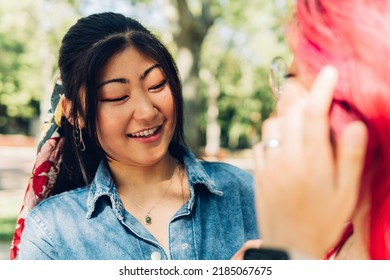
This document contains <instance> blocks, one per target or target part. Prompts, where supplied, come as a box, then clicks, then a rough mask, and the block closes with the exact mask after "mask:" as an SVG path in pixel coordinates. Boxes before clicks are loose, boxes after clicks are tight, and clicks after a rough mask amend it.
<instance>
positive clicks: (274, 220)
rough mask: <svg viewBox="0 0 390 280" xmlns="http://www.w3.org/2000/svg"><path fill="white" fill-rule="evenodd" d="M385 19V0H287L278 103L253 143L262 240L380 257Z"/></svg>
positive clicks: (385, 176)
mask: <svg viewBox="0 0 390 280" xmlns="http://www.w3.org/2000/svg"><path fill="white" fill-rule="evenodd" d="M389 20H390V2H389V1H381V0H377V1H375V0H366V1H352V0H346V1H328V0H327V1H325V0H298V1H297V5H296V13H295V20H294V21H293V23H292V24H291V25H290V26H289V27H290V28H289V33H288V34H289V37H288V38H289V41H290V43H291V48H292V51H293V53H294V62H293V65H292V67H291V69H290V70H289V71H290V72H289V73H288V75H287V76H286V77H290V78H288V79H287V81H286V84H284V87H283V92H282V93H281V96H280V100H279V102H280V103H279V104H283V106H282V108H283V110H281V112H280V115H279V116H278V117H277V118H274V119H270V120H268V121H267V122H266V123H265V125H264V127H263V139H264V141H263V142H262V143H261V144H259V145H257V146H255V148H254V152H255V160H256V180H257V182H258V188H257V207H258V214H259V215H258V219H259V223H260V227H261V230H262V237H263V245H262V247H263V249H262V250H264V249H265V248H271V249H272V250H274V249H280V248H281V249H283V250H284V251H287V252H288V253H290V257H294V253H300V256H303V257H304V258H327V259H328V258H331V259H390V164H389V159H390V133H389V127H390V78H389V73H390V64H389V62H388V61H389V60H390V40H389V38H390V24H389ZM286 100H288V102H287V101H286ZM281 174H282V175H283V176H281ZM260 251H261V250H260Z"/></svg>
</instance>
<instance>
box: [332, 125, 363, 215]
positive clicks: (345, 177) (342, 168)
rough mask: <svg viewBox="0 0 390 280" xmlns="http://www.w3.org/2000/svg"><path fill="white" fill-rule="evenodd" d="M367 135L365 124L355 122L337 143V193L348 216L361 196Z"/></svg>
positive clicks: (347, 127) (347, 128) (345, 129)
mask: <svg viewBox="0 0 390 280" xmlns="http://www.w3.org/2000/svg"><path fill="white" fill-rule="evenodd" d="M367 134H368V132H367V128H366V126H365V125H364V123H363V122H360V121H357V122H353V123H351V124H349V125H348V126H346V128H344V131H343V133H342V135H341V137H340V141H339V142H338V143H337V173H338V179H337V187H338V189H337V193H338V199H339V201H340V202H341V203H342V204H343V207H342V208H343V209H344V212H345V213H344V215H346V216H349V215H351V212H352V211H353V209H354V208H355V205H356V201H357V197H358V194H359V190H360V180H361V174H362V170H363V167H364V162H365V161H364V160H365V154H366V148H367V138H368V136H367ZM346 218H347V217H346Z"/></svg>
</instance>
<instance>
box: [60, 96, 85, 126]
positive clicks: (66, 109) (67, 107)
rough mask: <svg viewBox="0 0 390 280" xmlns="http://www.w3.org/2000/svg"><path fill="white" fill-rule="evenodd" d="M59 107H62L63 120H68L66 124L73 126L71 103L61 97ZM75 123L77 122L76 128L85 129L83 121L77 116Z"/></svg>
mask: <svg viewBox="0 0 390 280" xmlns="http://www.w3.org/2000/svg"><path fill="white" fill-rule="evenodd" d="M60 102H61V107H62V112H63V114H64V116H65V118H66V119H67V120H68V122H69V123H70V124H71V125H73V126H74V120H73V116H72V113H71V112H72V106H73V104H72V101H70V100H69V99H68V98H66V97H63V98H61V101H60ZM77 122H78V127H79V128H81V129H83V128H84V127H85V123H84V120H83V119H82V118H81V117H80V116H78V117H77Z"/></svg>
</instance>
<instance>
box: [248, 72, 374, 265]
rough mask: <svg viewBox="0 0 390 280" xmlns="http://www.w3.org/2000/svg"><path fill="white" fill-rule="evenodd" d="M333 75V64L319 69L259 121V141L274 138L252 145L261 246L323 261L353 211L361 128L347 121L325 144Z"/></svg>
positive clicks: (362, 148) (362, 137) (361, 147)
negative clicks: (297, 93)
mask: <svg viewBox="0 0 390 280" xmlns="http://www.w3.org/2000/svg"><path fill="white" fill-rule="evenodd" d="M337 78H338V75H337V71H336V69H335V68H333V67H331V66H326V67H324V68H323V69H322V71H321V72H320V73H319V74H318V76H317V78H316V79H315V81H314V82H313V84H312V87H311V89H310V91H309V92H306V93H303V94H302V95H301V96H302V97H301V98H300V99H299V100H294V102H293V104H292V105H291V106H289V108H288V109H287V107H286V106H284V107H283V114H280V117H278V118H273V119H269V120H267V121H266V122H265V123H264V126H263V139H264V140H265V141H268V140H269V139H274V138H276V139H279V140H280V143H281V144H280V146H279V147H277V148H268V149H267V150H264V143H265V142H263V143H260V144H258V145H256V146H255V147H254V149H253V150H254V156H255V178H256V183H257V189H256V204H257V211H258V213H257V214H258V219H259V220H258V221H259V225H260V232H261V234H262V238H263V241H264V243H263V244H264V246H268V247H270V246H271V247H279V248H285V249H289V250H291V251H298V252H301V253H304V254H307V255H310V256H312V257H314V258H323V257H324V254H325V253H326V252H327V250H329V249H330V248H331V247H332V246H334V245H335V244H336V242H337V241H338V239H339V237H340V235H341V233H342V231H343V229H344V226H345V224H346V222H347V221H348V220H349V219H350V218H351V215H352V213H353V211H354V209H355V206H356V201H357V197H358V193H359V187H360V177H361V172H362V168H363V164H364V155H365V149H366V144H367V129H366V127H365V126H364V124H363V123H362V122H353V123H350V124H349V125H347V126H346V128H345V129H344V131H343V133H342V135H341V137H340V138H339V139H336V142H337V143H336V147H333V146H332V144H331V143H330V137H329V120H328V112H329V107H330V104H331V101H332V96H333V90H334V88H335V86H336V83H337ZM293 86H294V85H291V84H290V88H291V87H293ZM299 90H302V88H300V89H299Z"/></svg>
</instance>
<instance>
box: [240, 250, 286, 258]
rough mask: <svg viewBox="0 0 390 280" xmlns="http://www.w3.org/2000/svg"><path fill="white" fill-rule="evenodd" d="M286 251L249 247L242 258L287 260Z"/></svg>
mask: <svg viewBox="0 0 390 280" xmlns="http://www.w3.org/2000/svg"><path fill="white" fill-rule="evenodd" d="M289 259H290V257H289V255H288V253H287V252H286V251H283V250H278V249H269V248H258V249H255V248H251V249H248V250H246V251H245V253H244V260H289Z"/></svg>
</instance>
